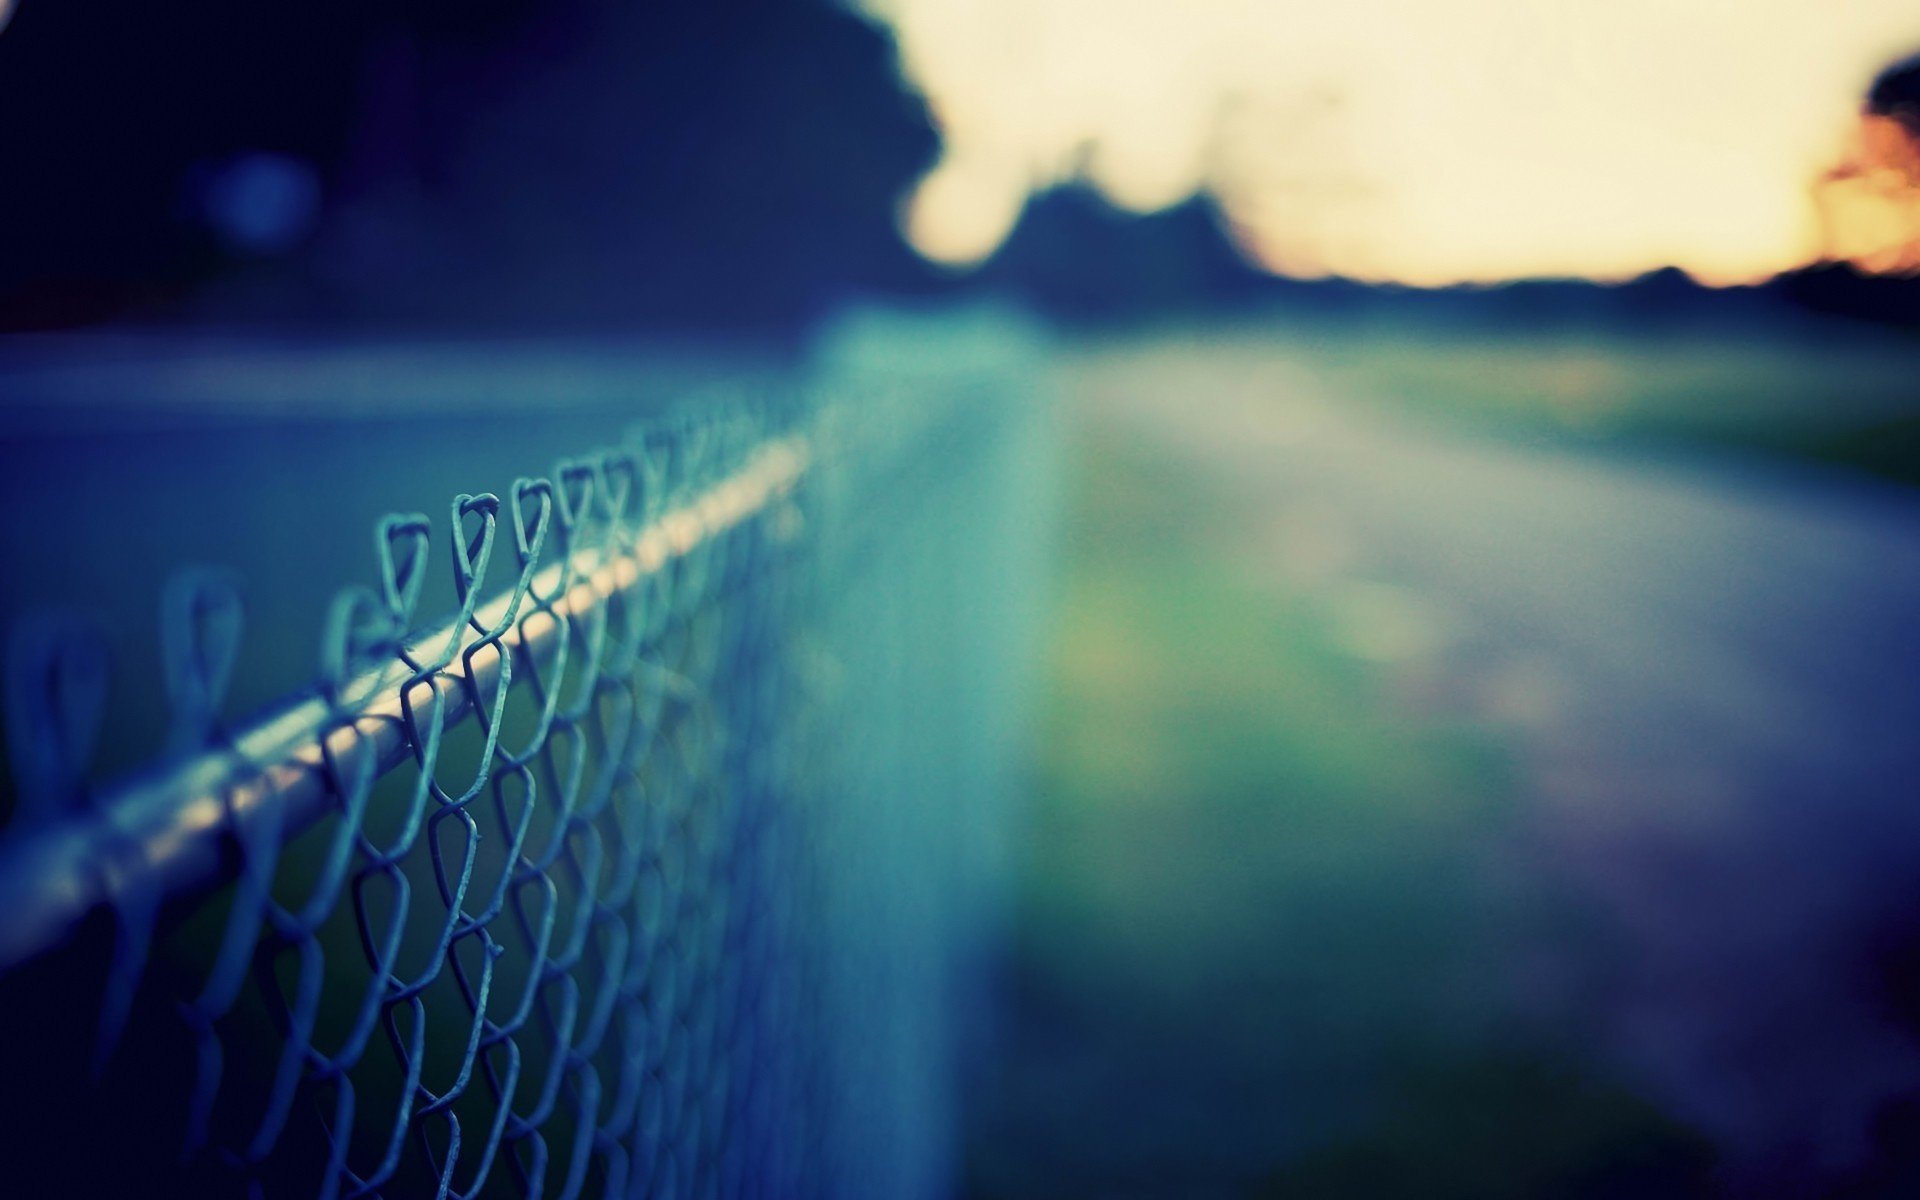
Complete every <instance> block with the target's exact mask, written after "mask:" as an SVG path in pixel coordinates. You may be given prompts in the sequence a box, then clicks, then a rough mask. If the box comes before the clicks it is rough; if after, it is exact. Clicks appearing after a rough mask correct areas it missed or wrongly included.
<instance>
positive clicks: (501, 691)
mask: <svg viewBox="0 0 1920 1200" xmlns="http://www.w3.org/2000/svg"><path fill="white" fill-rule="evenodd" d="M1039 419H1040V418H1039V417H1038V415H1037V414H1036V413H1035V412H1034V411H1033V410H1031V409H1030V408H1027V407H1023V406H1021V405H1018V404H1014V403H1009V402H1008V401H1007V400H1006V399H1005V398H1004V397H1001V398H995V397H990V396H981V395H971V396H965V397H952V398H949V399H947V400H944V401H940V402H935V401H932V400H929V399H926V398H924V397H920V398H914V399H906V398H902V397H892V398H886V397H879V396H868V397H866V398H865V399H863V400H859V401H843V402H839V403H836V404H832V405H795V406H788V410H787V411H785V412H783V413H781V414H779V415H778V416H776V415H775V414H773V413H772V412H769V411H751V412H749V411H740V410H734V411H730V412H726V413H708V412H694V413H689V414H687V415H684V416H682V417H679V418H677V419H674V420H671V421H668V422H664V423H657V424H654V425H651V426H648V427H646V428H643V429H640V430H638V431H636V432H635V433H634V434H632V435H630V437H629V438H628V440H627V441H626V442H625V443H624V444H623V445H622V446H621V447H620V448H619V449H617V450H614V451H611V452H608V453H603V454H597V455H594V456H591V457H588V458H583V459H581V460H578V461H574V462H566V463H562V464H560V465H559V467H558V468H557V469H556V470H555V472H554V473H553V475H552V476H551V477H550V478H540V479H532V478H529V479H521V480H519V481H517V482H516V483H515V484H514V486H513V488H512V489H511V491H510V492H509V493H508V494H507V495H506V496H505V497H504V498H500V497H496V496H493V495H480V496H464V495H463V496H459V497H457V498H455V500H454V501H453V503H452V506H451V510H450V512H449V514H448V521H449V522H450V524H451V529H450V530H449V531H448V532H447V533H445V534H443V535H442V537H443V538H444V539H445V541H446V543H447V545H448V546H449V547H450V550H451V554H450V558H451V563H452V566H451V570H452V575H453V584H454V593H455V595H456V596H457V597H458V601H459V605H460V608H459V611H458V612H457V613H456V614H455V615H454V617H453V618H452V619H451V620H444V621H438V622H434V621H423V620H421V619H420V617H421V614H419V613H417V612H416V609H417V608H418V607H419V605H420V597H421V595H422V592H423V584H424V581H425V580H426V578H427V575H428V571H429V558H430V556H431V555H430V552H431V550H432V543H433V542H434V540H435V537H434V531H433V525H432V523H431V522H430V521H428V520H427V519H426V518H425V517H423V516H419V515H405V516H396V517H392V518H388V519H387V520H386V521H384V522H382V524H381V526H380V528H379V529H378V531H377V533H376V547H377V563H378V570H377V575H376V579H375V582H374V583H373V584H372V585H371V586H364V587H353V588H349V589H347V590H346V591H344V592H342V593H341V594H340V596H339V597H338V599H337V600H336V602H335V604H334V606H333V609H332V616H331V619H330V621H329V625H328V628H327V630H326V632H325V635H324V638H323V650H322V669H321V677H320V679H319V681H318V687H317V690H316V692H315V693H314V694H312V695H309V696H304V697H300V698H297V699H296V700H294V701H291V702H290V703H289V704H288V705H287V706H286V707H284V708H283V709H281V710H279V711H278V712H276V713H273V714H269V715H268V716H267V717H265V718H262V719H260V720H258V721H255V722H252V723H250V724H248V725H246V726H244V727H243V728H240V729H238V730H236V731H234V732H231V733H227V732H223V731H222V727H221V725H220V723H219V720H218V715H217V714H218V711H219V707H220V696H221V693H222V691H223V689H224V681H225V678H226V676H227V675H228V674H229V673H230V671H231V666H232V662H233V659H234V656H235V654H236V653H237V652H238V651H237V645H238V626H239V618H240V613H239V607H238V601H237V600H236V599H235V591H234V585H233V582H232V581H231V580H230V579H228V578H227V577H225V576H219V575H212V574H206V573H197V574H191V575H186V576H182V577H181V579H180V580H178V581H176V584H175V586H174V587H173V588H172V589H170V591H169V594H168V596H167V598H166V599H165V602H164V606H163V607H164V610H165V613H166V616H165V620H164V630H163V632H164V634H165V636H164V638H163V642H164V645H163V650H164V654H165V661H166V662H167V664H168V686H169V693H170V699H171V709H172V712H173V713H174V714H175V720H174V730H173V734H172V736H171V740H170V744H171V746H172V750H173V753H172V756H171V757H170V758H169V759H168V760H167V761H166V762H164V763H163V764H161V765H160V766H158V767H156V769H155V770H154V771H153V772H151V773H149V774H148V775H147V776H145V777H143V778H142V779H141V780H139V781H136V783H135V784H132V785H129V786H126V787H123V788H119V789H115V790H112V791H109V792H107V793H105V794H104V795H102V796H100V797H99V798H97V799H95V800H93V801H92V802H88V801H87V800H85V799H84V798H83V797H84V795H85V793H86V789H85V785H84V783H83V782H82V781H83V779H84V770H83V769H82V762H81V760H82V759H83V758H84V752H83V747H84V744H85V742H86V740H87V739H86V736H85V734H86V725H87V722H88V720H89V719H90V718H89V715H88V704H87V696H88V694H89V689H90V688H92V687H93V686H94V684H95V675H94V674H92V673H90V672H92V671H93V666H92V662H91V659H89V657H88V654H89V651H87V650H86V649H85V647H84V645H83V644H81V643H76V642H74V641H73V640H72V639H70V638H65V635H49V636H47V637H43V638H41V639H40V640H38V641H31V640H30V641H28V642H23V643H22V647H23V648H21V649H19V650H18V652H17V653H16V660H20V659H25V660H27V661H28V666H27V668H25V669H24V671H23V670H21V669H18V668H17V669H16V671H15V679H16V681H18V680H20V679H25V680H26V681H27V682H26V683H25V684H23V685H20V686H16V688H15V689H14V694H13V695H12V697H11V699H10V704H11V706H12V710H13V711H12V714H11V715H12V718H13V719H12V728H13V729H14V730H15V731H16V741H17V740H18V737H19V734H18V732H17V731H19V730H21V729H30V730H33V731H34V733H33V740H32V742H31V744H25V745H15V746H14V747H13V750H12V758H13V759H14V762H15V767H16V769H15V774H16V777H17V778H18V779H19V780H20V793H21V794H20V799H19V803H18V806H17V808H18V812H19V814H20V816H19V817H18V819H17V821H16V826H17V827H16V828H14V829H12V830H9V831H8V838H7V843H6V846H5V849H6V850H7V856H6V857H4V858H0V873H4V874H5V876H6V878H5V879H4V880H0V882H4V883H5V885H6V886H7V887H8V888H9V889H10V890H9V891H8V898H9V901H10V903H9V905H8V908H9V910H10V911H9V915H7V916H5V917H0V927H4V928H0V932H4V933H6V935H7V936H6V937H5V938H0V941H4V942H5V943H6V944H7V946H8V947H10V948H11V949H9V951H8V953H9V955H11V956H13V957H20V958H24V959H26V960H27V961H25V962H24V965H16V966H15V967H14V968H13V969H12V970H11V971H9V972H8V973H6V975H5V976H0V998H3V1002H4V1003H6V1004H7V1005H8V1006H9V1007H10V1008H11V1009H12V1010H13V1013H14V1016H13V1018H12V1019H10V1020H9V1023H8V1028H9V1030H10V1031H11V1032H12V1033H14V1034H16V1035H17V1034H19V1033H20V1032H22V1022H25V1021H28V1020H31V1019H35V1018H34V1017H33V1016H32V1015H31V1013H30V1010H32V1009H33V1007H34V1006H35V1005H36V1004H38V1005H40V1006H42V1007H57V1008H59V1009H60V1010H61V1011H60V1012H57V1013H54V1012H49V1013H43V1014H40V1015H39V1017H38V1018H37V1019H38V1020H40V1021H41V1023H42V1024H51V1025H54V1026H58V1027H62V1028H69V1029H70V1028H74V1027H77V1026H79V1025H82V1024H85V1025H86V1026H87V1027H88V1034H89V1035H88V1037H87V1039H85V1040H86V1041H87V1043H88V1045H87V1050H88V1051H89V1053H90V1054H91V1055H92V1057H93V1059H94V1062H93V1069H92V1072H91V1074H90V1075H89V1072H88V1066H87V1064H86V1063H85V1062H77V1061H71V1058H72V1055H73V1053H74V1049H75V1048H74V1047H70V1046H67V1045H65V1044H64V1042H63V1040H62V1039H61V1038H60V1037H57V1036H56V1037H53V1038H51V1039H50V1040H49V1042H48V1043H47V1045H46V1046H45V1047H44V1048H43V1049H44V1053H41V1052H39V1051H26V1052H23V1053H21V1054H19V1055H15V1056H13V1057H15V1058H19V1059H23V1060H27V1059H30V1060H32V1061H31V1062H28V1063H26V1064H25V1065H21V1064H18V1063H16V1064H14V1065H15V1066H16V1067H17V1070H16V1071H15V1072H14V1074H13V1077H12V1078H0V1094H3V1095H5V1096H6V1098H7V1101H8V1112H7V1113H6V1114H0V1115H3V1116H4V1119H5V1120H6V1121H7V1123H8V1126H9V1127H11V1128H12V1129H14V1130H15V1131H16V1133H19V1134H20V1135H21V1136H23V1137H28V1136H30V1137H32V1138H34V1139H36V1141H40V1142H44V1144H46V1145H47V1146H49V1147H53V1146H56V1145H58V1146H61V1147H63V1149H62V1150H60V1153H62V1154H64V1155H66V1156H67V1157H68V1158H69V1160H70V1161H69V1162H67V1163H65V1164H63V1163H61V1162H59V1161H57V1159H56V1160H52V1161H50V1162H49V1166H50V1168H52V1170H53V1175H52V1178H54V1179H64V1180H67V1181H69V1182H71V1181H74V1180H92V1181H95V1182H99V1183H102V1184H103V1185H105V1184H113V1185H115V1186H129V1187H134V1188H138V1189H140V1190H146V1191H154V1192H167V1191H170V1190H171V1191H179V1192H189V1191H191V1192H192V1193H193V1194H208V1193H220V1192H235V1191H247V1192H252V1193H255V1194H263V1195H271V1196H279V1195H299V1196H305V1195H316V1196H364V1195H387V1196H426V1195H444V1196H479V1195H489V1196H491V1195H526V1196H533V1195H539V1196H565V1197H571V1196H580V1195H594V1196H599V1195H606V1196H636V1195H646V1196H746V1195H754V1196H758V1195H771V1196H809V1195H821V1196H842V1195H852V1196H858V1195H868V1196H885V1197H910V1196H921V1195H933V1194H940V1193H942V1192H944V1191H947V1190H950V1189H951V1187H952V1186H953V1183H954V1180H955V1173H956V1170H957V1160H956V1154H957V1142H956V1131H957V1128H958V1123H959V1113H958V1111H957V1108H956V1103H957V1101H956V1084H957V1080H958V1078H959V1075H960V1073H961V1071H962V1066H963V1063H964V1061H965V1059H966V1057H967V1051H966V1047H967V1044H968V1039H969V1038H970V1037H971V1036H972V1035H973V1033H974V1032H975V1031H976V1027H977V1024H978V1021H979V1013H980V1005H979V1003H978V1000H979V995H978V989H979V987H980V981H981V979H982V977H983V971H984V970H985V967H986V964H987V963H988V962H989V961H990V959H991V955H992V930H993V926H994V923H995V908H996V905H997V904H998V903H999V900H998V899H997V897H998V893H999V888H1000V884H999V881H998V873H999V869H1000V865H1001V863H1002V862H1003V860H1004V857H1005V855H1004V850H1003V848H1002V846H1001V840H1002V839H1004V837H1005V835H1006V821H1005V818H1006V812H1005V806H1006V804H1007V803H1008V798H1009V797H1010V796H1011V794H1012V793H1013V791H1014V779H1013V776H1012V771H1013V770H1014V760H1015V753H1014V750H1015V743H1016V740H1017V726H1016V724H1015V717H1014V714H1015V713H1016V711H1017V708H1018V703H1019V694H1018V693H1019V688H1020V681H1019V677H1020V671H1019V669H1018V668H1019V663H1020V660H1021V658H1022V657H1023V654H1022V646H1023V644H1024V639H1025V637H1026V636H1027V628H1026V625H1027V618H1028V616H1029V615H1030V614H1029V613H1028V612H1027V609H1028V607H1029V600H1030V593H1031V590H1032V579H1033V577H1034V576H1035V575H1036V574H1037V572H1038V563H1037V561H1036V558H1035V553H1036V530H1037V528H1038V523H1037V522H1036V521H1035V519H1034V511H1033V509H1032V500H1033V497H1032V495H1031V494H1030V493H1031V489H1032V487H1033V486H1034V480H1035V479H1036V478H1037V477H1038V476H1039V475H1040V474H1041V473H1040V472H1038V471H1037V470H1036V469H1035V467H1034V464H1033V463H1032V462H1031V461H1030V456H1031V454H1032V453H1033V448H1034V446H1035V445H1036V441H1035V438H1034V431H1035V429H1036V428H1037V427H1038V425H1037V422H1038V421H1039ZM63 639H64V640H63ZM36 689H37V690H36ZM23 713H25V714H27V715H25V716H22V715H21V714H23ZM63 848H64V849H63ZM63 854H64V855H65V857H64V858H63V857H62V855H63ZM62 864H65V867H71V868H72V869H71V871H69V872H68V874H67V875H62V874H61V871H62V870H63V869H65V868H64V867H63V866H62ZM63 879H64V880H65V881H66V885H67V888H66V890H67V892H69V893H71V895H66V896H64V897H63V896H57V895H54V893H56V892H58V891H59V889H58V888H54V887H52V886H51V884H50V881H59V880H63ZM74 897H78V899H75V898H74ZM62 904H64V905H65V906H66V908H69V909H72V910H74V915H78V914H79V913H80V912H82V911H86V910H89V909H90V910H91V911H92V913H93V915H92V916H91V917H89V918H87V919H86V920H84V921H81V922H80V923H79V925H78V926H77V927H76V928H74V929H62V931H61V935H60V937H59V938H58V939H50V938H48V937H45V936H43V935H42V934H41V933H40V932H37V931H39V930H41V929H42V928H43V927H45V928H53V927H56V926H58V925H59V919H58V918H59V913H58V912H55V913H54V915H53V916H51V917H45V919H44V920H43V919H42V918H43V915H44V913H43V910H62ZM62 911H64V910H62ZM36 939H38V941H37V940H36ZM47 940H54V941H58V942H59V943H60V944H59V945H56V946H54V947H53V948H51V949H44V950H43V949H41V948H40V947H39V944H38V942H39V941H47ZM22 947H25V948H27V951H30V953H27V952H21V953H15V951H19V950H20V948H22ZM79 997H85V998H86V1000H87V1002H88V1006H89V1007H92V1008H93V1009H94V1010H95V1011H97V1012H98V1024H97V1029H96V1026H95V1025H94V1023H93V1022H92V1021H91V1020H89V1019H87V1016H90V1014H87V1016H83V1011H82V1009H81V1008H80V1007H79V1006H78V1004H77V998H79ZM62 1022H64V1025H62ZM66 1040H68V1041H73V1040H74V1039H66ZM83 1079H84V1085H82V1084H81V1083H76V1082H75V1081H76V1080H83ZM87 1147H94V1148H97V1150H98V1151H99V1152H100V1157H99V1158H97V1159H81V1160H78V1161H72V1156H73V1155H74V1154H75V1153H84V1152H85V1149H86V1148H87ZM76 1148H77V1149H76ZM28 1153H32V1152H31V1151H29V1152H28ZM52 1153H53V1151H52V1150H51V1149H50V1150H49V1154H52ZM15 1157H18V1155H16V1156H15Z"/></svg>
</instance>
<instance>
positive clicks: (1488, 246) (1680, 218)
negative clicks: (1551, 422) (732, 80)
mask: <svg viewBox="0 0 1920 1200" xmlns="http://www.w3.org/2000/svg"><path fill="white" fill-rule="evenodd" d="M864 2H865V4H866V6H867V8H868V9H869V10H870V11H871V12H872V13H873V14H874V15H876V16H878V17H880V18H881V19H883V20H884V21H886V22H887V23H889V24H890V25H891V26H892V27H893V28H894V29H895V31H896V34H897V37H898V39H899V43H900V51H901V56H902V62H903V68H904V71H905V73H906V75H907V77H908V80H909V82H910V84H911V85H912V86H915V87H917V88H919V89H920V90H921V91H922V92H923V93H924V94H925V95H926V97H927V99H928V102H929V104H930V106H931V108H932V110H933V113H934V116H935V119H936V122H937V124H938V125H939V128H940V130H941V134H942V137H943V143H944V149H943V152H942V157H941V159H940V161H939V162H938V164H937V165H936V166H935V167H934V168H933V169H932V170H931V171H930V172H929V173H928V174H927V175H926V176H925V178H923V179H922V180H921V181H920V183H919V184H918V186H917V187H916V188H915V190H914V191H913V192H912V193H911V194H910V196H909V197H908V198H907V200H906V201H905V203H904V206H903V210H902V216H901V220H902V225H903V228H904V230H905V232H906V233H907V236H908V238H909V239H910V240H911V241H912V242H913V244H914V245H915V247H916V248H918V249H919V250H920V251H921V252H922V253H923V254H925V255H926V256H927V257H929V258H931V259H934V260H936V261H941V262H947V263H952V264H956V265H958V264H967V263H972V262H977V261H980V260H981V259H983V258H985V257H986V256H988V255H989V254H991V252H992V251H993V250H994V249H995V248H996V247H997V246H998V245H999V244H1000V242H1001V241H1002V240H1004V238H1005V237H1006V235H1007V234H1008V232H1009V231H1010V230H1011V229H1012V227H1013V225H1014V223H1015V221H1016V220H1017V219H1018V216H1019V214H1020V211H1021V208H1022V205H1023V204H1024V202H1025V200H1026V198H1027V197H1028V196H1029V195H1030V194H1031V193H1032V192H1034V191H1035V190H1037V189H1042V188H1045V187H1048V186H1052V185H1055V184H1058V183H1061V182H1064V181H1067V180H1070V179H1075V178H1080V179H1084V180H1086V181H1088V182H1090V183H1091V184H1093V185H1094V186H1095V187H1097V188H1098V189H1099V190H1100V191H1101V192H1102V193H1103V194H1104V195H1105V196H1106V197H1107V198H1108V199H1110V200H1112V201H1113V202H1114V203H1116V204H1118V205H1120V206H1122V207H1124V208H1128V209H1132V210H1136V211H1141V212H1150V211H1153V210H1155V209H1158V208H1163V207H1166V206H1168V205H1171V204H1175V203H1178V202H1180V201H1182V200H1185V199H1187V198H1189V197H1191V196H1193V195H1194V194H1195V193H1196V192H1199V191H1205V192H1208V193H1210V194H1211V195H1212V196H1213V197H1214V198H1215V199H1216V201H1217V202H1218V203H1219V205H1220V207H1221V209H1222V211H1223V212H1224V213H1225V215H1226V218H1227V220H1228V223H1229V226H1230V229H1231V231H1232V232H1233V234H1234V236H1235V238H1236V240H1237V241H1238V242H1239V243H1240V245H1241V246H1242V247H1243V248H1244V249H1245V250H1246V251H1247V252H1248V253H1249V255H1250V256H1251V257H1253V258H1254V259H1255V260H1256V261H1258V262H1260V263H1262V264H1263V265H1265V266H1267V267H1269V268H1271V269H1273V270H1275V271H1278V272H1281V273H1285V274H1290V275H1298V276H1303V277H1314V276H1320V275H1327V274H1338V275H1344V276H1349V277H1353V278H1357V279H1363V280H1369V281H1395V282H1404V283H1412V284H1419V285H1438V284H1447V283H1456V282H1477V281H1493V280H1499V279H1508V278H1516V277H1524V276H1546V275H1570V276H1586V277H1592V278H1599V279H1621V278H1627V277H1630V276H1633V275H1637V274H1640V273H1642V272H1644V271H1648V270H1652V269H1655V268H1658V267H1663V266H1679V267H1681V268H1683V269H1685V270H1687V271H1689V272H1690V273H1692V274H1694V275H1695V276H1696V277H1698V278H1700V279H1702V280H1703V281H1705V282H1708V283H1725V284H1731V283H1740V282H1748V281H1752V280H1755V279H1759V278H1763V277H1765V276H1768V275H1771V274H1773V273H1775V272H1777V271H1780V270H1783V269H1787V268H1790V267H1794V266H1798V265H1801V264H1803V263H1805V262H1808V261H1810V260H1812V259H1813V258H1815V257H1817V256H1818V255H1819V254H1820V252H1821V247H1822V241H1821V237H1822V234H1821V222H1820V219H1819V217H1818V215H1817V213H1816V205H1815V203H1814V192H1815V190H1816V183H1817V181H1819V180H1820V179H1821V178H1822V177H1823V176H1825V175H1827V174H1829V173H1830V172H1832V170H1833V169H1834V167H1835V166H1836V164H1837V163H1839V162H1841V161H1843V160H1844V159H1845V158H1846V157H1847V155H1848V154H1849V153H1850V149H1849V147H1850V140H1851V139H1855V138H1857V136H1858V129H1857V127H1858V125H1859V112H1860V106H1861V101H1862V98H1863V96H1864V95H1865V93H1866V90H1867V87H1868V86H1869V84H1870V83H1871V82H1872V79H1873V77H1874V76H1875V74H1876V73H1878V72H1879V71H1880V70H1881V69H1882V68H1883V67H1885V66H1887V65H1888V64H1889V63H1890V62H1892V61H1894V60H1896V59H1899V58H1901V57H1903V56H1905V55H1907V54H1910V53H1912V52H1913V51H1915V50H1916V49H1920V3H1916V0H1339V2H1338V3H1329V2H1327V0H1313V2H1311V3H1309V2H1305V0H864ZM1847 211H1852V210H1851V209H1849V210H1847Z"/></svg>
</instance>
